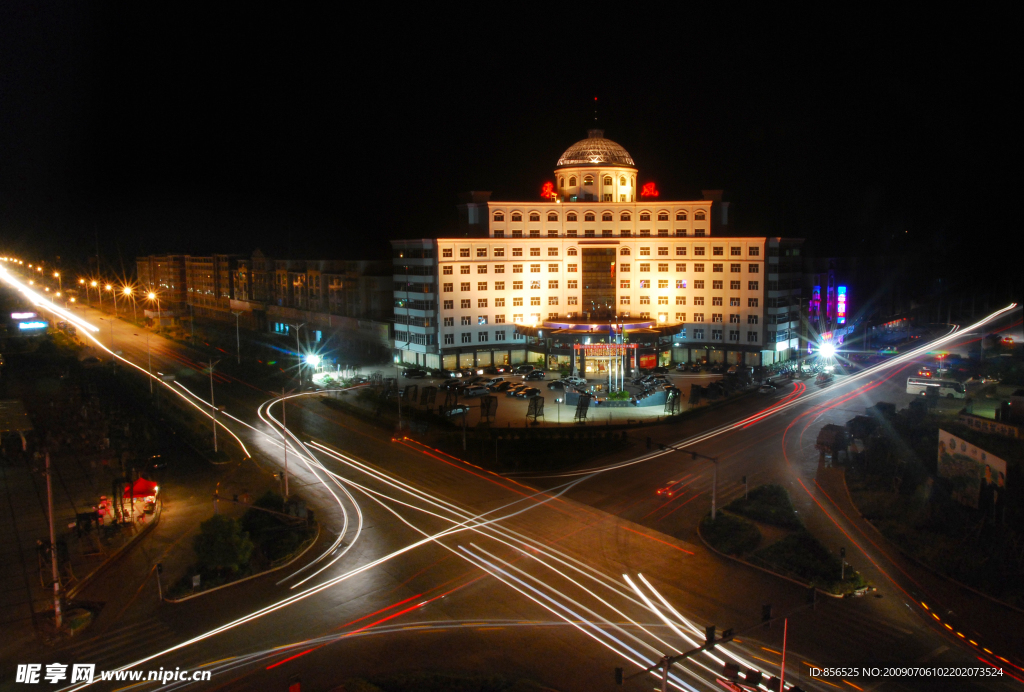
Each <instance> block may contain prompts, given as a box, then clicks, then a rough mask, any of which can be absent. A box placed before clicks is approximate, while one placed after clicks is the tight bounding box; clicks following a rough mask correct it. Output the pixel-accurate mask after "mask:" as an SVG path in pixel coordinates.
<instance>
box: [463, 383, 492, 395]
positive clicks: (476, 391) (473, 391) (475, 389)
mask: <svg viewBox="0 0 1024 692" xmlns="http://www.w3.org/2000/svg"><path fill="white" fill-rule="evenodd" d="M490 393H491V390H489V389H488V388H487V387H485V386H483V385H482V384H474V385H472V386H470V387H466V390H465V391H464V392H463V393H462V395H463V396H465V397H471V396H484V395H485V394H490Z"/></svg>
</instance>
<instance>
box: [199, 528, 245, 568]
mask: <svg viewBox="0 0 1024 692" xmlns="http://www.w3.org/2000/svg"><path fill="white" fill-rule="evenodd" d="M192 546H193V549H194V550H195V553H196V558H197V562H198V564H199V568H200V569H201V570H203V571H206V570H212V571H219V572H223V571H228V572H237V571H238V570H239V569H241V568H242V567H243V566H244V565H247V564H248V563H249V558H250V557H251V556H252V549H253V543H252V541H251V540H250V539H249V534H248V533H247V532H245V531H243V530H242V526H241V524H239V522H237V521H235V520H234V519H232V518H231V517H226V516H224V515H223V514H215V515H213V516H212V517H210V518H209V519H207V520H206V521H204V522H203V523H202V524H200V525H199V534H198V535H197V536H196V537H195V539H194V541H193V544H192Z"/></svg>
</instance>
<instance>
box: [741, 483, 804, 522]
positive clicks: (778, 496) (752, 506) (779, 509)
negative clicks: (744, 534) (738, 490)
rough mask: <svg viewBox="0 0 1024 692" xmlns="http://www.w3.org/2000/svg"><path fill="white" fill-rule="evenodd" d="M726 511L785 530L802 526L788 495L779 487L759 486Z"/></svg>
mask: <svg viewBox="0 0 1024 692" xmlns="http://www.w3.org/2000/svg"><path fill="white" fill-rule="evenodd" d="M726 509H728V510H729V511H730V512H735V513H736V514H742V515H743V516H745V517H747V518H748V519H753V520H754V521H760V522H762V523H764V524H771V525H772V526H781V527H783V528H786V529H799V528H801V527H802V526H803V524H801V523H800V518H799V517H798V516H797V514H796V510H794V509H793V504H792V503H791V502H790V500H789V493H788V492H786V489H785V488H783V487H782V486H781V485H761V486H758V487H756V488H754V489H753V490H751V491H750V493H749V495H748V498H747V499H744V498H742V497H741V498H738V499H736V500H734V501H733V502H731V503H730V504H729V505H728V506H727V507H726Z"/></svg>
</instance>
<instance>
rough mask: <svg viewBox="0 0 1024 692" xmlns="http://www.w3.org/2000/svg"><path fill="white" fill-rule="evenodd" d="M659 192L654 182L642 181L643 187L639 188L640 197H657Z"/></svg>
mask: <svg viewBox="0 0 1024 692" xmlns="http://www.w3.org/2000/svg"><path fill="white" fill-rule="evenodd" d="M659 194H661V193H659V192H658V189H657V188H656V187H654V183H644V186H643V188H642V189H641V190H640V196H641V197H657V196H658V195H659Z"/></svg>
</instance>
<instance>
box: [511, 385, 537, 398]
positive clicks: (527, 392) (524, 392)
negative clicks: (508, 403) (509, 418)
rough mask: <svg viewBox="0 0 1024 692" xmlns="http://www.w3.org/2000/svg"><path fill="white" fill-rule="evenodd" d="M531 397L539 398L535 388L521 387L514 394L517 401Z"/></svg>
mask: <svg viewBox="0 0 1024 692" xmlns="http://www.w3.org/2000/svg"><path fill="white" fill-rule="evenodd" d="M532 396H540V390H539V389H537V388H536V387H523V388H522V389H520V390H519V392H517V393H516V397H517V398H519V399H529V398H530V397H532Z"/></svg>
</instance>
